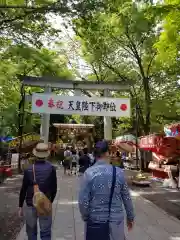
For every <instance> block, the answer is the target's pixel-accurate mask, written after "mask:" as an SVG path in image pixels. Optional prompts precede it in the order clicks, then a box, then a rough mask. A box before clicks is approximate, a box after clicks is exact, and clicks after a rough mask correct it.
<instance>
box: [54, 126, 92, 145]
mask: <svg viewBox="0 0 180 240" xmlns="http://www.w3.org/2000/svg"><path fill="white" fill-rule="evenodd" d="M53 125H54V127H55V128H56V129H57V130H56V132H57V142H59V141H63V142H64V143H65V145H66V146H67V145H68V146H69V145H71V146H72V147H75V146H76V147H78V149H79V150H80V149H82V148H83V147H85V146H86V147H87V148H88V149H91V148H92V146H93V144H94V125H93V124H65V123H54V124H53Z"/></svg>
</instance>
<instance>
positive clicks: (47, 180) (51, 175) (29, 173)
mask: <svg viewBox="0 0 180 240" xmlns="http://www.w3.org/2000/svg"><path fill="white" fill-rule="evenodd" d="M33 154H34V156H35V158H36V160H35V164H33V165H30V166H29V167H28V168H27V169H26V170H25V171H24V178H23V183H22V187H21V191H20V196H19V216H22V215H23V211H22V207H23V203H24V200H26V208H25V212H24V214H25V220H26V232H27V236H28V240H37V220H38V219H39V225H40V236H41V240H51V226H52V212H50V213H48V215H44V216H43V215H39V214H38V211H37V209H36V208H35V206H34V204H33V196H34V192H35V190H34V189H35V188H34V186H35V185H37V186H38V189H39V192H40V193H42V194H43V195H44V196H45V197H46V199H47V200H48V201H49V203H53V201H54V199H55V196H56V192H57V178H56V169H55V167H54V166H53V165H52V164H51V163H49V162H48V161H46V159H47V158H48V157H49V155H50V152H49V148H48V145H46V144H44V143H38V144H37V146H36V148H35V149H33Z"/></svg>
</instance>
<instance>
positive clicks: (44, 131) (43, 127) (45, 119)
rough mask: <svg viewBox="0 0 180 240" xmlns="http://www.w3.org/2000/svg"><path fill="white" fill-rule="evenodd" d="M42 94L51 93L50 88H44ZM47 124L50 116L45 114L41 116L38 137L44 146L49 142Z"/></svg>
mask: <svg viewBox="0 0 180 240" xmlns="http://www.w3.org/2000/svg"><path fill="white" fill-rule="evenodd" d="M44 93H51V87H46V88H45V91H44ZM49 123H50V114H47V113H44V114H42V115H41V130H40V135H41V139H42V140H43V141H44V143H46V144H48V142H49Z"/></svg>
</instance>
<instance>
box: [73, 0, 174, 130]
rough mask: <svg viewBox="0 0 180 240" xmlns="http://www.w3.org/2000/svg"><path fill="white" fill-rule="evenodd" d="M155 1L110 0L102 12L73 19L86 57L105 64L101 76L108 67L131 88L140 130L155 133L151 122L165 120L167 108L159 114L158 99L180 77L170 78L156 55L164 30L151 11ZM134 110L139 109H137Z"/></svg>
mask: <svg viewBox="0 0 180 240" xmlns="http://www.w3.org/2000/svg"><path fill="white" fill-rule="evenodd" d="M150 4H151V3H144V2H143V1H141V3H135V2H134V1H121V4H120V2H119V1H115V2H114V1H113V2H112V1H108V3H107V5H106V6H105V7H104V9H101V11H99V10H97V11H94V12H93V13H92V14H90V16H88V17H86V16H83V17H79V18H77V19H76V20H75V21H74V29H75V31H76V35H77V36H78V37H79V41H80V42H81V44H82V53H83V56H84V59H85V60H86V61H88V63H89V64H91V65H95V66H101V70H100V71H99V72H98V73H99V74H100V73H101V72H103V73H104V74H105V72H106V69H108V70H109V73H108V75H107V78H110V79H113V81H120V82H121V83H126V84H130V85H131V86H132V87H131V92H130V96H131V99H132V108H133V109H134V108H135V105H136V104H138V105H139V106H140V108H138V115H139V121H140V133H141V134H143V133H144V134H148V133H149V132H150V131H153V125H152V122H151V120H153V121H156V122H157V116H159V115H160V116H159V121H158V124H162V119H161V118H162V116H163V115H164V114H163V113H162V111H163V110H162V111H161V112H160V113H159V109H158V110H157V111H155V109H156V105H157V101H159V105H161V104H162V100H163V99H164V96H165V94H169V97H171V94H172V91H173V92H174V89H173V88H174V86H175V84H176V81H175V79H174V78H173V77H171V78H170V72H169V71H168V69H167V68H166V69H165V68H162V65H161V64H160V62H159V61H158V59H157V48H156V47H155V45H156V43H157V41H158V39H159V34H160V32H159V27H158V24H159V19H158V18H157V17H156V16H155V15H154V14H152V13H151V12H150V13H147V9H149V7H150ZM96 69H97V67H96ZM165 70H166V71H165ZM121 95H122V94H121ZM119 96H120V95H119ZM126 96H127V94H126ZM155 100H156V101H155ZM168 100H169V99H168ZM155 102H156V103H155ZM170 102H173V101H172V99H170ZM167 105H169V109H170V108H171V107H170V105H172V104H169V103H168V104H164V106H166V107H164V110H165V109H166V108H167ZM133 109H132V110H133ZM152 110H153V111H152ZM132 112H133V113H135V111H134V110H133V111H132ZM166 112H167V110H166ZM155 119H156V120H155ZM132 123H135V121H134V120H133V121H132ZM156 125H157V124H156ZM155 129H157V127H155Z"/></svg>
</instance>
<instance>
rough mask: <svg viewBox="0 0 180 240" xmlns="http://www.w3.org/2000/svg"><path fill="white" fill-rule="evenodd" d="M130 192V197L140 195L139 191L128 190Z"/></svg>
mask: <svg viewBox="0 0 180 240" xmlns="http://www.w3.org/2000/svg"><path fill="white" fill-rule="evenodd" d="M130 193H131V196H132V197H139V196H140V195H139V193H137V192H134V191H131V190H130Z"/></svg>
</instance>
